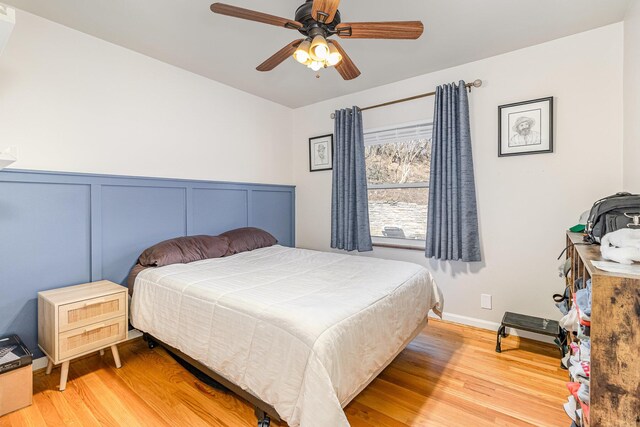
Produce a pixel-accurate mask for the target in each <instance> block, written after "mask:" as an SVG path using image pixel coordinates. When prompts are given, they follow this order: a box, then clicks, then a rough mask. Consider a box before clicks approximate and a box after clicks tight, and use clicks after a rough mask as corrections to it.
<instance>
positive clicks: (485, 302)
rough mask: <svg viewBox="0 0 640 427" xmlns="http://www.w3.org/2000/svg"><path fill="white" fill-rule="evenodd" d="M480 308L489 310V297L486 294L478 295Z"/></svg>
mask: <svg viewBox="0 0 640 427" xmlns="http://www.w3.org/2000/svg"><path fill="white" fill-rule="evenodd" d="M480 308H484V309H486V310H491V295H488V294H482V295H480Z"/></svg>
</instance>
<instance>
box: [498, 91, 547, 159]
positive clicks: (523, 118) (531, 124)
mask: <svg viewBox="0 0 640 427" xmlns="http://www.w3.org/2000/svg"><path fill="white" fill-rule="evenodd" d="M540 153H553V97H552V96H550V97H548V98H540V99H534V100H531V101H524V102H517V103H515V104H507V105H501V106H499V107H498V156H499V157H504V156H518V155H521V154H540Z"/></svg>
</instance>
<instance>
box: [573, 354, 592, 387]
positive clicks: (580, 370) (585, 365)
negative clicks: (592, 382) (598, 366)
mask: <svg viewBox="0 0 640 427" xmlns="http://www.w3.org/2000/svg"><path fill="white" fill-rule="evenodd" d="M569 361H570V363H571V366H569V373H570V374H571V377H572V378H573V379H574V381H577V382H581V383H585V382H587V381H589V377H590V372H591V365H590V364H589V362H578V363H572V362H574V361H573V360H571V359H569Z"/></svg>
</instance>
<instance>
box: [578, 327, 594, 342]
mask: <svg viewBox="0 0 640 427" xmlns="http://www.w3.org/2000/svg"><path fill="white" fill-rule="evenodd" d="M590 335H591V326H586V325H581V324H578V328H577V331H576V337H578V339H579V340H580V342H582V341H586V340H588V339H590V338H589V336H590Z"/></svg>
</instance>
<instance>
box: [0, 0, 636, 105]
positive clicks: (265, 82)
mask: <svg viewBox="0 0 640 427" xmlns="http://www.w3.org/2000/svg"><path fill="white" fill-rule="evenodd" d="M2 1H3V2H8V3H9V4H11V5H13V6H15V7H17V8H19V9H23V10H26V11H28V12H31V13H34V14H36V15H39V16H42V17H44V18H47V19H50V20H52V21H55V22H58V23H60V24H63V25H66V26H68V27H71V28H75V29H77V30H79V31H82V32H84V33H88V34H91V35H93V36H96V37H99V38H101V39H104V40H107V41H109V42H112V43H115V44H118V45H121V46H124V47H126V48H129V49H132V50H134V51H137V52H140V53H142V54H145V55H148V56H150V57H153V58H156V59H159V60H161V61H164V62H167V63H169V64H173V65H175V66H178V67H180V68H184V69H186V70H189V71H192V72H194V73H197V74H200V75H202V76H205V77H208V78H211V79H213V80H217V81H219V82H222V83H225V84H228V85H230V86H233V87H235V88H238V89H241V90H244V91H247V92H250V93H253V94H256V95H258V96H261V97H263V98H267V99H270V100H273V101H275V102H278V103H280V104H283V105H287V106H289V107H300V106H304V105H308V104H312V103H314V102H318V101H322V100H325V99H329V98H334V97H337V96H341V95H346V94H349V93H353V92H358V91H361V90H365V89H368V88H372V87H375V86H380V85H383V84H387V83H392V82H394V81H398V80H402V79H405V78H409V77H414V76H417V75H420V74H425V73H429V72H432V71H436V70H441V69H444V68H448V67H452V66H455V65H460V64H464V63H467V62H470V61H475V60H478V59H482V58H487V57H490V56H493V55H497V54H500V53H504V52H509V51H512V50H515V49H520V48H523V47H527V46H532V45H535V44H538V43H542V42H545V41H549V40H553V39H556V38H559V37H563V36H567V35H570V34H575V33H578V32H581V31H586V30H589V29H592V28H596V27H600V26H603V25H607V24H611V23H614V22H618V21H621V20H622V19H623V18H624V13H625V11H626V9H627V5H628V4H629V1H630V0H606V1H602V0H396V1H391V0H387V1H382V0H375V1H374V0H343V1H342V4H341V7H340V11H341V13H342V20H343V22H349V21H351V22H355V21H384V20H421V21H422V22H423V23H424V24H425V33H424V35H423V36H422V37H421V38H420V39H419V40H417V41H405V40H344V41H343V42H342V45H343V47H344V48H345V49H346V50H347V52H348V53H349V55H350V56H351V58H352V59H353V60H354V62H355V63H356V64H357V65H358V67H359V68H360V70H361V71H362V75H361V76H360V77H359V78H357V79H356V80H351V81H343V80H342V79H341V78H340V77H339V75H338V73H337V72H336V71H335V70H331V69H328V70H323V71H322V72H321V73H320V75H321V78H320V79H316V78H315V73H313V72H312V71H311V70H308V69H306V68H305V67H303V66H302V65H300V64H298V63H296V62H295V61H294V60H293V59H291V60H287V61H285V62H284V63H283V64H281V65H280V66H279V67H277V68H276V69H275V70H274V71H271V72H268V73H260V72H258V71H256V70H255V67H256V66H257V65H258V64H260V63H261V62H262V61H263V60H265V59H266V58H268V57H269V56H271V55H272V54H273V53H275V52H276V51H277V50H279V49H280V48H281V47H283V46H284V45H286V44H287V43H289V42H290V41H292V40H294V39H296V38H299V36H300V34H299V33H298V32H297V31H294V30H287V29H283V28H278V27H274V26H271V25H265V24H260V23H257V22H250V21H244V20H240V19H235V18H230V17H227V16H221V15H215V14H213V13H211V11H210V10H209V6H210V4H211V3H212V0H2ZM224 2H225V3H230V4H233V5H236V6H241V7H245V8H250V9H254V10H258V11H262V12H266V13H270V14H273V15H279V16H283V17H286V18H291V19H293V17H294V13H295V10H296V8H297V7H298V6H299V5H300V4H302V3H303V0H272V1H268V2H266V1H258V0H224ZM17 25H19V22H18V23H17ZM461 77H462V78H465V77H466V78H475V77H477V76H471V77H468V76H461ZM479 77H480V78H481V77H482V76H479Z"/></svg>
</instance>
